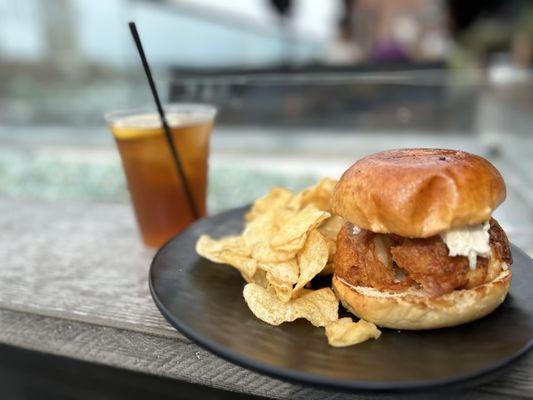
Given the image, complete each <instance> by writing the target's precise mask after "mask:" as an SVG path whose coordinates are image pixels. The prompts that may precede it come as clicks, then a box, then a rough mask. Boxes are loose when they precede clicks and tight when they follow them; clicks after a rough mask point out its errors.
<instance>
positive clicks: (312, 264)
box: [293, 230, 329, 297]
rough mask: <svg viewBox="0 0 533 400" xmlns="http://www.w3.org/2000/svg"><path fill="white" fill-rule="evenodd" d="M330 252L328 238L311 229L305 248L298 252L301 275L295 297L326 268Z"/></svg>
mask: <svg viewBox="0 0 533 400" xmlns="http://www.w3.org/2000/svg"><path fill="white" fill-rule="evenodd" d="M328 254H329V250H328V244H327V242H326V239H325V238H324V237H323V236H322V234H320V232H318V231H317V230H314V231H311V232H310V233H309V236H308V238H307V240H306V242H305V245H304V247H303V249H302V250H301V252H300V253H298V266H299V272H300V276H299V277H298V281H297V282H296V286H295V287H294V294H293V297H294V295H295V294H297V293H298V291H299V290H300V289H302V288H303V287H304V286H305V285H307V284H308V283H309V282H311V279H313V278H314V277H315V276H316V275H317V274H318V273H319V272H320V271H322V270H323V269H324V267H325V266H326V263H327V261H328Z"/></svg>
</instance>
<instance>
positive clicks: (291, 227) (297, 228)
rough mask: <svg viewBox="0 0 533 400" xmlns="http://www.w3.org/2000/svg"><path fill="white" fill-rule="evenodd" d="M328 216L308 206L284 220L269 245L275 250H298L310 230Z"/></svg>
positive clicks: (324, 212)
mask: <svg viewBox="0 0 533 400" xmlns="http://www.w3.org/2000/svg"><path fill="white" fill-rule="evenodd" d="M329 216H330V214H329V213H328V212H326V211H321V210H319V209H318V208H316V207H315V206H313V205H309V206H307V207H305V208H304V209H302V210H301V211H299V212H297V213H296V214H294V215H293V216H291V217H289V218H288V219H286V220H285V222H284V224H283V225H282V226H281V227H280V229H279V231H278V232H277V233H276V234H275V235H274V237H273V238H272V240H271V245H272V247H273V248H274V249H276V250H281V251H283V250H284V251H294V250H300V249H301V248H302V247H303V246H304V244H305V240H306V239H307V235H308V233H309V231H310V230H312V229H314V228H316V227H317V226H318V225H319V224H320V223H321V222H322V221H324V220H325V219H326V218H328V217H329Z"/></svg>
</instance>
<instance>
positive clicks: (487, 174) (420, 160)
mask: <svg viewBox="0 0 533 400" xmlns="http://www.w3.org/2000/svg"><path fill="white" fill-rule="evenodd" d="M505 195H506V191H505V183H504V181H503V178H502V176H501V175H500V173H499V172H498V170H497V169H496V168H495V167H494V166H493V165H492V164H491V163H490V162H488V161H487V160H485V159H484V158H482V157H479V156H476V155H474V154H470V153H466V152H463V151H457V150H442V149H402V150H389V151H384V152H380V153H375V154H372V155H369V156H367V157H364V158H362V159H361V160H359V161H357V162H356V163H355V164H353V165H352V166H351V167H350V168H349V169H348V170H347V171H346V172H345V173H344V174H343V175H342V177H341V179H340V180H339V182H338V183H337V185H336V187H335V190H334V192H333V198H332V207H333V211H334V212H335V213H337V214H339V215H340V216H341V217H343V218H344V219H346V220H347V221H349V222H351V223H352V224H354V225H356V226H358V227H360V228H364V229H367V230H370V231H372V232H376V233H395V234H397V235H400V236H404V237H417V238H425V237H430V236H433V235H436V234H438V233H440V232H443V231H445V230H447V229H451V228H458V227H463V226H467V225H473V224H478V223H481V222H483V221H487V220H488V219H489V217H490V215H491V213H492V212H493V211H494V209H495V208H496V207H498V205H499V204H500V203H501V202H502V201H503V200H504V199H505Z"/></svg>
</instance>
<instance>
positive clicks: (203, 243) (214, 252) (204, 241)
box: [196, 235, 257, 282]
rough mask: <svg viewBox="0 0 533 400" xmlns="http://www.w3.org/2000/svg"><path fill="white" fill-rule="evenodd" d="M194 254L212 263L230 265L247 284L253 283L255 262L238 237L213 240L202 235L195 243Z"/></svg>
mask: <svg viewBox="0 0 533 400" xmlns="http://www.w3.org/2000/svg"><path fill="white" fill-rule="evenodd" d="M196 252H197V253H198V254H199V255H201V256H202V257H205V258H207V259H208V260H211V261H213V262H216V263H223V264H229V265H231V266H232V267H234V268H236V269H237V270H239V271H240V272H241V274H242V276H243V277H244V279H245V280H246V281H247V282H252V281H253V276H254V274H255V273H256V271H257V261H256V260H254V259H253V258H251V257H250V250H249V248H248V246H246V244H245V242H244V240H242V238H241V237H240V236H229V237H226V238H223V239H220V240H215V239H212V238H211V237H209V236H208V235H202V236H200V238H199V239H198V242H196Z"/></svg>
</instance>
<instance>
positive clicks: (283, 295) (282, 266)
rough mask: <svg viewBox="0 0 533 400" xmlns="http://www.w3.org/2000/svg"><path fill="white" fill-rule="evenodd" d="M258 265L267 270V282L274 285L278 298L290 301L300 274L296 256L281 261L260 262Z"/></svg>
mask: <svg viewBox="0 0 533 400" xmlns="http://www.w3.org/2000/svg"><path fill="white" fill-rule="evenodd" d="M258 267H259V268H260V269H262V270H264V271H266V273H267V274H266V279H267V282H268V283H269V284H270V285H271V286H272V287H273V289H274V291H275V292H276V295H277V296H278V298H279V299H280V300H281V301H284V302H287V301H289V300H290V299H291V295H292V288H293V285H294V284H295V283H296V282H297V281H298V275H299V268H298V263H297V261H296V258H294V257H293V258H291V259H290V260H289V261H285V262H280V263H259V264H258Z"/></svg>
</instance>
